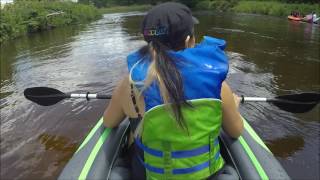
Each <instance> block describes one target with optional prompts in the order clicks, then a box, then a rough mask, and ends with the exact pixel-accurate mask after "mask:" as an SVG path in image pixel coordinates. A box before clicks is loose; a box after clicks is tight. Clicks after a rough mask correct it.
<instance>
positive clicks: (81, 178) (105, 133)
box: [78, 128, 111, 180]
mask: <svg viewBox="0 0 320 180" xmlns="http://www.w3.org/2000/svg"><path fill="white" fill-rule="evenodd" d="M110 132H111V129H110V128H106V129H105V130H104V131H103V134H102V135H101V136H100V137H99V140H98V141H97V143H96V145H95V146H94V148H93V149H92V151H91V153H90V155H89V157H88V159H87V161H86V163H85V165H84V167H83V169H82V170H81V173H80V176H79V178H78V179H79V180H84V179H86V178H87V175H88V173H89V171H90V169H91V166H92V164H93V162H94V160H95V158H96V156H97V154H98V152H99V150H100V149H101V147H102V145H103V143H104V141H105V140H106V139H107V137H108V135H109V134H110Z"/></svg>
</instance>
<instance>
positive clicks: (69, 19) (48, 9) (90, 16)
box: [0, 1, 101, 43]
mask: <svg viewBox="0 0 320 180" xmlns="http://www.w3.org/2000/svg"><path fill="white" fill-rule="evenodd" d="M99 17H101V14H100V12H99V11H98V9H97V8H96V7H94V6H92V5H83V4H78V3H73V2H50V1H40V2H39V1H16V2H15V3H12V4H7V5H5V6H4V8H3V9H1V18H0V43H3V42H5V41H6V40H8V39H14V38H17V37H19V36H22V35H25V34H28V33H33V32H39V31H44V30H48V29H51V28H54V27H61V26H66V25H71V24H78V23H82V22H88V21H91V20H95V19H98V18H99Z"/></svg>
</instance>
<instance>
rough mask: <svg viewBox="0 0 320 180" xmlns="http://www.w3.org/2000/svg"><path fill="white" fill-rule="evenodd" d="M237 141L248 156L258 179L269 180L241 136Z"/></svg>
mask: <svg viewBox="0 0 320 180" xmlns="http://www.w3.org/2000/svg"><path fill="white" fill-rule="evenodd" d="M238 140H239V142H240V144H241V145H242V147H243V149H244V150H245V151H246V153H247V155H248V156H249V158H250V160H251V162H252V163H253V165H254V167H255V168H256V170H257V172H258V174H259V176H260V178H261V179H263V180H269V177H268V176H267V174H266V172H265V171H264V169H263V168H262V166H261V164H260V163H259V161H258V159H257V158H256V156H255V155H254V153H253V152H252V150H251V149H250V147H249V145H248V144H247V142H246V141H245V140H244V139H243V137H242V136H240V137H239V138H238Z"/></svg>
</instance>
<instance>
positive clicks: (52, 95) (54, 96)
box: [24, 87, 68, 106]
mask: <svg viewBox="0 0 320 180" xmlns="http://www.w3.org/2000/svg"><path fill="white" fill-rule="evenodd" d="M24 96H25V97H26V98H27V99H28V100H30V101H32V102H35V103H37V104H39V105H42V106H51V105H53V104H56V103H57V102H59V101H61V100H62V99H65V98H67V97H68V95H66V94H64V93H63V92H61V91H59V90H57V89H53V88H48V87H33V88H27V89H26V90H24Z"/></svg>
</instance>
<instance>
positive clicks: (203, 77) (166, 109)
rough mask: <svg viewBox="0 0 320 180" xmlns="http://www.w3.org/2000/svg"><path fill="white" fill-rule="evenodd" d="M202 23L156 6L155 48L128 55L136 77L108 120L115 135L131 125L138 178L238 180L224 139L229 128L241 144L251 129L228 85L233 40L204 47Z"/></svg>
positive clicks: (124, 85)
mask: <svg viewBox="0 0 320 180" xmlns="http://www.w3.org/2000/svg"><path fill="white" fill-rule="evenodd" d="M197 23H198V20H197V19H196V18H194V17H193V16H192V15H191V11H190V9H189V8H187V7H186V6H184V5H182V4H178V3H164V4H160V5H157V6H155V7H153V8H152V9H151V10H150V11H149V12H148V14H147V15H146V16H145V17H144V20H143V23H142V34H143V36H144V39H145V41H146V42H147V44H146V46H144V47H142V48H141V49H140V50H138V51H137V52H134V53H132V54H130V55H129V56H128V58H127V63H128V71H129V76H126V77H125V78H123V80H122V81H121V82H120V83H119V84H118V86H117V87H116V88H115V90H114V92H113V94H112V99H111V101H110V103H109V105H108V107H107V109H106V111H105V113H104V124H105V126H106V127H109V128H113V127H116V126H118V125H119V124H120V123H121V122H122V121H123V120H124V119H125V117H129V118H130V126H131V130H132V134H135V135H134V140H132V141H134V143H133V144H132V145H131V148H130V154H131V155H132V159H131V161H132V162H131V164H132V167H131V169H132V174H131V175H132V179H145V178H147V179H205V178H209V177H210V179H211V178H215V177H218V176H221V175H223V176H228V175H229V176H230V177H229V178H231V179H236V178H237V177H236V175H234V174H236V173H235V172H234V170H232V168H230V167H228V166H226V165H225V164H224V160H223V158H222V156H221V155H220V147H219V140H218V136H219V132H220V130H221V128H223V129H224V130H225V131H226V132H227V133H228V134H229V135H230V136H231V137H234V138H237V137H239V136H240V134H241V132H242V130H243V122H242V119H241V116H240V114H239V112H238V104H239V101H238V98H237V96H234V95H233V93H232V91H231V89H230V87H229V86H228V85H227V83H226V82H225V81H224V80H225V78H226V75H227V72H228V62H227V57H226V55H225V53H224V51H223V49H224V48H225V41H224V40H220V39H216V38H212V37H204V39H203V41H202V42H200V43H199V44H197V45H196V44H195V37H194V24H197ZM132 139H133V138H132Z"/></svg>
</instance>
